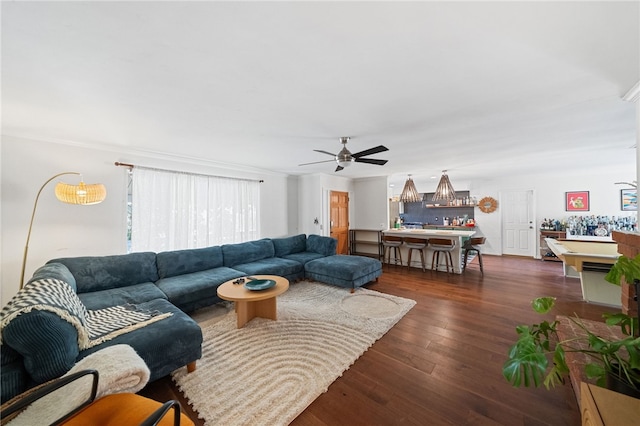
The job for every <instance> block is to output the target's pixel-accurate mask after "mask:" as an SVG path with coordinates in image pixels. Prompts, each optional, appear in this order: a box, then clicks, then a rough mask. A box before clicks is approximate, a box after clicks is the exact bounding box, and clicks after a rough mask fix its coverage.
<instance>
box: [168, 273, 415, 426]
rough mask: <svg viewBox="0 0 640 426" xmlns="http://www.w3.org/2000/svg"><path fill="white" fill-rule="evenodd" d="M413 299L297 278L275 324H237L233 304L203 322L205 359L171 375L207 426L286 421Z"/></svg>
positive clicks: (284, 297)
mask: <svg viewBox="0 0 640 426" xmlns="http://www.w3.org/2000/svg"><path fill="white" fill-rule="evenodd" d="M415 303H416V302H415V301H413V300H410V299H404V298H401V297H396V296H391V295H387V294H382V293H379V292H376V291H372V290H368V289H363V288H360V289H357V290H356V292H355V293H353V294H352V293H349V290H348V289H344V288H340V287H334V286H329V285H325V284H321V283H316V282H306V281H303V282H300V283H295V284H292V285H291V286H290V287H289V290H288V291H287V292H286V293H284V294H282V295H281V296H279V297H278V320H277V321H271V320H267V319H262V318H254V319H253V320H251V321H250V322H249V323H248V324H247V325H245V327H244V328H242V329H237V328H236V315H235V312H234V311H233V309H229V311H228V312H226V313H224V314H222V315H219V316H217V317H214V318H210V319H208V320H204V321H203V322H201V323H200V326H201V327H202V331H203V334H204V343H203V347H202V350H203V355H202V359H201V360H199V361H198V366H197V369H196V371H195V372H193V373H191V374H187V372H186V369H180V370H177V371H175V372H174V373H173V380H174V381H175V382H176V384H177V385H178V387H179V388H180V389H181V390H182V391H183V392H184V394H185V396H186V398H187V399H188V400H189V402H190V403H191V404H192V405H193V408H194V409H195V410H196V411H197V412H198V413H199V415H200V417H201V418H203V419H204V420H205V424H206V425H225V426H234V425H260V426H267V425H268V426H272V425H287V424H289V423H290V422H291V421H292V420H293V419H295V418H296V417H297V416H298V414H300V413H301V412H302V411H304V409H305V408H306V407H307V406H308V405H309V404H311V402H313V400H314V399H316V398H317V397H318V396H319V395H320V394H322V393H323V392H326V391H327V389H328V387H329V385H330V384H331V383H332V382H333V381H334V380H335V379H337V378H338V377H340V376H341V375H342V373H343V372H344V371H345V370H347V369H348V368H349V366H350V365H351V364H353V363H354V362H355V361H356V360H357V359H358V357H360V355H362V354H363V353H364V352H365V351H366V350H367V349H368V348H369V347H370V346H371V345H372V344H373V343H374V342H375V341H376V340H378V339H379V338H380V337H382V336H383V335H384V334H385V333H386V332H387V331H388V330H389V329H390V328H391V327H393V325H394V324H395V323H396V322H398V321H399V320H400V319H401V318H402V317H403V316H404V315H405V314H406V313H407V312H408V311H409V310H410V309H411V308H412V307H413V306H414V305H415Z"/></svg>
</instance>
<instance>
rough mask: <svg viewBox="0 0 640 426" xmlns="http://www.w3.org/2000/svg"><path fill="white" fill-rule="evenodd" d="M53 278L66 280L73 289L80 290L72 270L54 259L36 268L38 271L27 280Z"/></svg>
mask: <svg viewBox="0 0 640 426" xmlns="http://www.w3.org/2000/svg"><path fill="white" fill-rule="evenodd" d="M51 278H52V279H58V280H60V281H64V282H65V283H67V284H69V286H70V287H71V288H72V289H73V291H75V292H76V293H77V292H78V287H77V286H76V279H75V278H74V277H73V274H72V273H71V271H69V268H67V267H66V266H64V265H63V264H62V263H53V261H52V262H49V263H47V264H46V265H43V266H41V267H39V268H38V269H36V271H35V272H34V273H33V276H32V277H31V278H30V279H29V281H27V283H30V282H32V281H36V280H41V279H51Z"/></svg>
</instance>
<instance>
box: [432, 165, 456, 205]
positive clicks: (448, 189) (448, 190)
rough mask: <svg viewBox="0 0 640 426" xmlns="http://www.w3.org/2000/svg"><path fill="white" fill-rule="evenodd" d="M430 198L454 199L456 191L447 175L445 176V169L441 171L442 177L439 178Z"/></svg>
mask: <svg viewBox="0 0 640 426" xmlns="http://www.w3.org/2000/svg"><path fill="white" fill-rule="evenodd" d="M431 199H432V200H434V201H435V200H455V199H456V191H454V189H453V185H451V182H450V181H449V176H447V171H446V170H443V171H442V177H441V178H440V182H439V183H438V187H437V188H436V192H435V193H434V194H433V197H432V198H431Z"/></svg>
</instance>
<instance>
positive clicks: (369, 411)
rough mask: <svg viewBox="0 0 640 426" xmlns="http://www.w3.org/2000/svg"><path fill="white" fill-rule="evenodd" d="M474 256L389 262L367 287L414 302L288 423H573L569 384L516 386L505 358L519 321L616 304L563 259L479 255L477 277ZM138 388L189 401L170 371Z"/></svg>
mask: <svg viewBox="0 0 640 426" xmlns="http://www.w3.org/2000/svg"><path fill="white" fill-rule="evenodd" d="M475 262H477V261H474V263H472V264H471V265H470V267H469V270H467V271H466V272H465V273H464V274H461V275H452V274H446V273H443V272H431V271H427V272H424V273H423V272H422V271H421V270H419V269H417V268H412V270H407V268H406V267H405V268H397V267H393V266H391V267H387V266H386V265H385V267H384V273H383V275H382V277H380V278H379V280H378V282H376V283H371V284H370V285H368V288H370V289H372V290H376V291H380V292H383V293H388V294H394V295H397V296H401V297H406V298H411V299H414V300H416V302H417V304H416V306H415V307H414V308H413V309H412V310H411V311H409V313H408V314H407V315H406V316H405V317H404V318H403V319H401V320H400V321H399V322H398V324H396V325H395V326H394V327H393V328H392V329H391V330H390V331H389V332H388V333H387V334H386V335H384V336H383V337H382V338H381V339H380V340H379V341H378V342H376V343H375V344H374V345H373V346H372V347H371V348H370V349H369V350H368V351H367V352H365V353H364V354H363V356H362V357H360V359H358V361H356V362H355V364H354V365H353V366H352V367H351V368H350V369H349V370H347V371H346V372H345V373H344V374H343V375H342V377H339V378H338V379H337V380H336V381H335V382H334V383H333V384H332V385H331V386H330V387H329V390H328V391H327V392H326V393H324V394H322V395H321V396H320V397H318V398H317V399H316V400H315V401H314V402H313V403H312V404H311V405H310V406H309V407H308V408H307V409H306V410H305V411H304V412H303V413H302V414H300V415H299V416H298V418H296V419H295V420H294V421H293V423H292V425H294V426H329V425H345V424H349V425H425V424H428V425H487V426H489V425H492V426H493V425H509V426H518V425H521V426H542V425H554V426H555V425H568V426H571V425H579V424H580V413H579V411H578V404H577V401H576V399H575V396H574V393H573V390H572V388H571V385H570V384H565V385H562V386H559V387H557V388H555V389H552V390H549V391H548V390H546V389H544V388H539V389H529V388H525V389H515V388H513V387H511V386H510V385H509V384H508V383H507V382H506V381H505V380H504V378H503V377H502V374H501V368H502V364H503V363H504V360H505V358H506V354H507V351H508V349H509V347H510V346H511V344H513V342H514V340H515V338H516V333H515V327H516V325H518V324H525V323H531V322H540V321H542V320H543V319H547V320H552V319H553V318H554V317H555V315H558V314H562V315H573V314H574V313H575V314H578V315H579V316H580V317H582V318H587V319H592V320H601V315H602V313H603V312H608V311H611V310H612V309H611V308H607V307H603V306H599V305H594V304H589V303H585V302H583V301H582V297H581V291H580V281H579V280H578V279H575V278H566V277H564V276H563V273H562V264H560V263H554V262H543V261H540V260H534V259H526V258H519V257H507V256H484V269H485V274H484V276H483V275H482V274H480V271H479V268H478V265H477V263H475ZM539 296H553V297H556V298H557V304H556V309H555V311H554V312H553V313H550V314H547V315H539V314H537V313H535V312H533V311H532V310H531V307H530V302H531V300H532V299H533V298H535V297H539ZM192 374H197V370H196V371H195V372H194V373H192ZM142 393H143V394H145V395H147V396H150V397H152V398H155V399H157V400H161V401H162V400H167V399H178V400H180V401H181V403H182V404H183V405H184V404H186V400H185V399H184V397H183V396H182V395H181V393H180V392H179V391H178V390H177V389H176V387H175V385H174V384H173V383H172V382H171V380H170V379H169V378H163V379H160V380H158V381H156V382H154V383H150V384H149V385H148V386H147V387H146V388H145V389H144V390H143V391H142ZM188 413H189V415H190V416H191V417H192V418H193V419H194V421H195V422H196V424H197V425H202V424H203V421H202V420H201V419H197V417H196V414H195V413H194V412H193V411H192V410H189V411H188Z"/></svg>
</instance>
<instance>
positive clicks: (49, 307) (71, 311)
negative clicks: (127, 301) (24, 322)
mask: <svg viewBox="0 0 640 426" xmlns="http://www.w3.org/2000/svg"><path fill="white" fill-rule="evenodd" d="M32 310H42V311H48V312H52V313H54V314H56V315H58V316H59V317H60V318H62V319H63V320H65V321H67V322H69V323H70V324H72V325H73V326H74V327H75V328H76V330H78V346H79V348H80V350H83V349H88V348H91V347H94V346H96V345H99V344H101V343H103V342H105V341H107V340H111V339H113V338H114V337H116V336H119V335H121V334H124V333H128V332H130V331H133V330H135V329H138V328H142V327H144V326H146V325H148V324H150V323H152V322H155V321H159V320H161V319H164V318H167V317H169V316H171V315H172V314H171V313H170V312H168V313H162V312H152V311H144V310H140V309H138V308H137V307H136V306H135V305H118V306H113V307H110V308H105V309H98V310H89V309H87V308H86V307H85V306H84V304H83V303H82V301H81V300H80V299H79V298H78V295H77V294H76V293H75V291H73V289H72V288H71V286H70V285H69V284H67V283H66V282H64V281H61V280H57V279H42V280H36V281H32V282H30V283H27V285H25V286H24V287H23V288H22V289H21V290H20V291H19V292H18V294H16V295H15V296H14V297H13V298H12V299H11V300H10V301H9V303H7V305H6V306H5V307H4V308H2V311H1V312H0V329H2V330H4V328H5V327H6V326H7V325H8V324H9V323H10V322H11V321H12V320H13V319H15V318H16V317H17V316H19V315H22V314H24V313H27V312H31V311H32ZM0 343H2V333H0Z"/></svg>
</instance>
